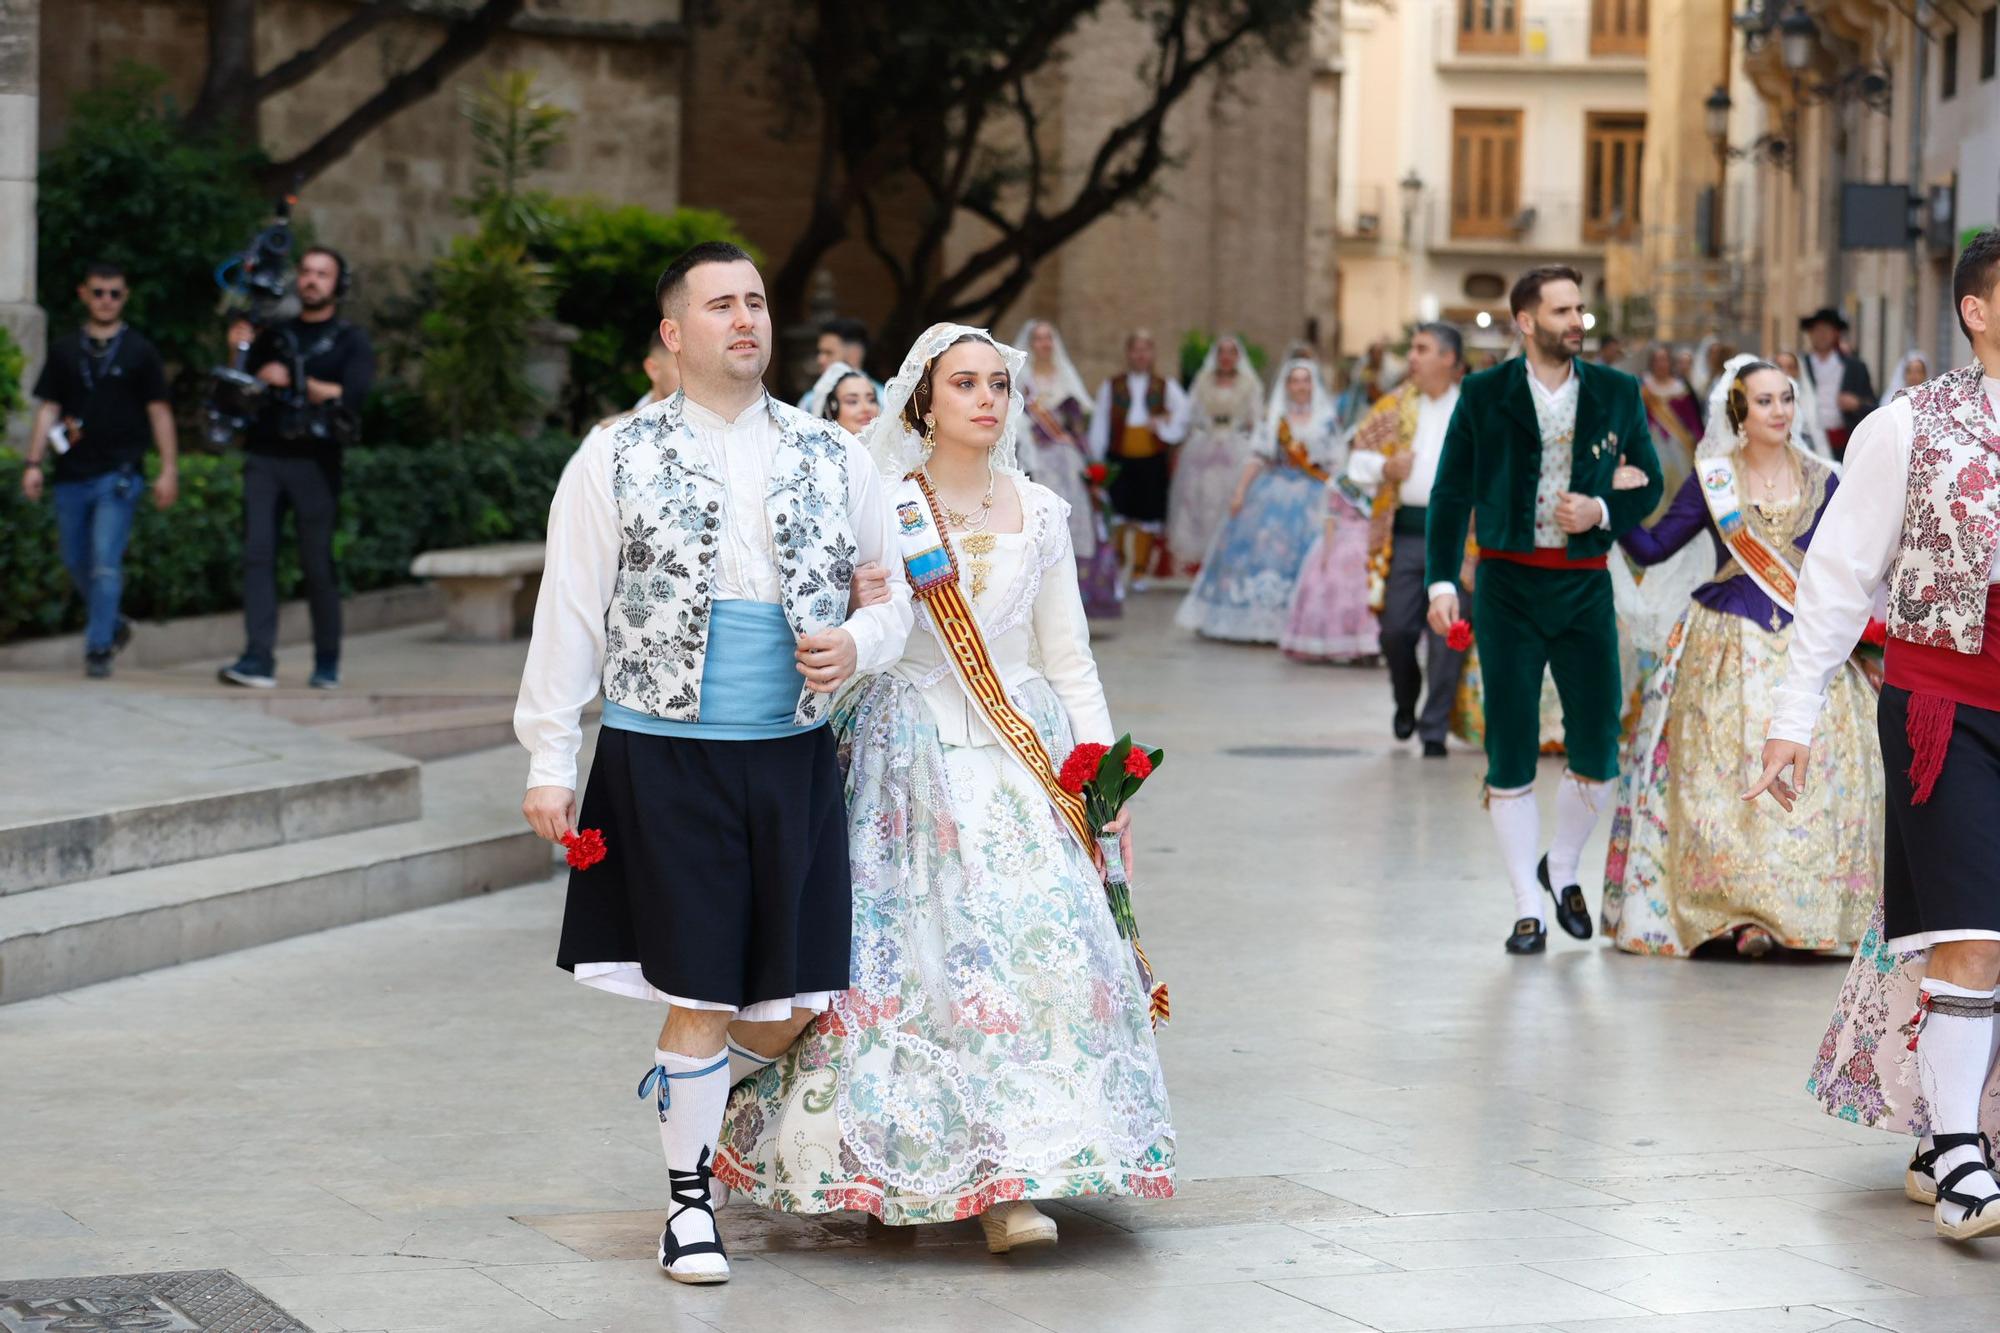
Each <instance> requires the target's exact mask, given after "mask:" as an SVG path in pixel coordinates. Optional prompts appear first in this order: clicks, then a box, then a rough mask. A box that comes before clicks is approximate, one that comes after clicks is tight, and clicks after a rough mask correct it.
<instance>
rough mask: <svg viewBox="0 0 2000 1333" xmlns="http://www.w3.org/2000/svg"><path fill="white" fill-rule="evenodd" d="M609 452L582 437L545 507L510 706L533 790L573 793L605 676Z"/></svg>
mask: <svg viewBox="0 0 2000 1333" xmlns="http://www.w3.org/2000/svg"><path fill="white" fill-rule="evenodd" d="M611 453H612V450H611V432H610V430H609V429H607V428H606V427H603V426H600V427H598V428H597V429H596V430H593V431H592V432H591V433H590V434H589V435H587V436H586V437H584V441H583V444H582V445H581V446H580V447H579V448H578V449H577V451H576V453H575V454H573V455H572V456H571V457H570V460H569V463H568V465H567V466H566V467H564V468H563V474H562V480H561V481H560V482H558V483H557V484H556V494H555V499H554V500H553V501H552V502H551V503H550V505H549V535H548V545H547V555H546V556H545V557H544V563H543V566H542V588H541V592H540V594H539V595H538V596H537V597H536V599H535V629H534V637H533V638H532V639H530V640H529V643H528V662H527V665H526V666H525V667H524V668H523V669H522V671H521V693H520V697H519V698H518V699H517V700H516V701H515V704H514V734H515V735H516V736H517V737H519V738H520V741H521V744H523V745H525V746H526V747H528V755H529V759H528V785H529V786H530V787H568V788H569V789H570V790H572V791H574V790H575V789H576V756H577V751H578V750H579V749H581V748H582V746H583V727H582V721H581V719H582V716H583V710H584V708H585V707H586V706H587V705H588V704H589V703H590V701H591V700H592V699H594V698H596V697H597V691H598V688H599V686H600V684H601V682H602V679H603V675H604V618H605V615H606V613H607V612H608V611H609V610H610V609H611V598H612V594H613V591H614V589H615V588H616V586H617V582H618V504H617V501H616V500H615V499H614V498H613V497H612V494H611Z"/></svg>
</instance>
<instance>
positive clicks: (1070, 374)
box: [1002, 319, 1092, 416]
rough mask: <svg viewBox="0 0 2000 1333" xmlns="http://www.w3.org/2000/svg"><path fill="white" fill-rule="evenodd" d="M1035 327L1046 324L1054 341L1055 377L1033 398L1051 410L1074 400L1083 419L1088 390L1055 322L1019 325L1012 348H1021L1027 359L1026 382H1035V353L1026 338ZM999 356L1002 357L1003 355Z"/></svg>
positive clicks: (1087, 406)
mask: <svg viewBox="0 0 2000 1333" xmlns="http://www.w3.org/2000/svg"><path fill="white" fill-rule="evenodd" d="M1037 324H1046V325H1047V326H1048V330H1049V336H1050V337H1051V338H1053V339H1054V340H1055V344H1056V357H1055V360H1056V376H1055V382H1054V383H1053V384H1037V385H1035V389H1036V393H1035V398H1036V399H1037V401H1039V402H1042V403H1045V404H1047V405H1048V406H1049V407H1050V409H1051V410H1053V409H1054V408H1055V407H1056V406H1058V405H1060V404H1062V403H1064V402H1067V401H1068V400H1069V399H1071V398H1074V399H1076V402H1077V406H1079V407H1081V408H1082V409H1083V411H1084V415H1085V416H1088V415H1089V414H1090V405H1091V401H1092V399H1091V396H1090V390H1089V389H1087V388H1085V387H1084V383H1083V376H1081V375H1079V374H1077V373H1076V363H1075V362H1074V361H1071V360H1070V359H1069V345H1068V344H1067V343H1065V342H1063V336H1062V330H1060V329H1058V328H1057V327H1056V326H1055V321H1054V320H1048V319H1031V320H1029V321H1028V322H1027V323H1025V324H1023V325H1021V329H1020V332H1018V333H1016V334H1015V335H1014V346H1016V347H1018V348H1020V349H1021V351H1022V353H1023V354H1024V355H1025V356H1026V357H1027V361H1026V371H1025V373H1026V375H1027V377H1028V379H1029V380H1033V379H1034V378H1035V353H1034V347H1033V344H1032V340H1031V338H1030V336H1029V335H1031V334H1032V333H1034V331H1035V326H1036V325H1037ZM1002 354H1003V355H1004V353H1002Z"/></svg>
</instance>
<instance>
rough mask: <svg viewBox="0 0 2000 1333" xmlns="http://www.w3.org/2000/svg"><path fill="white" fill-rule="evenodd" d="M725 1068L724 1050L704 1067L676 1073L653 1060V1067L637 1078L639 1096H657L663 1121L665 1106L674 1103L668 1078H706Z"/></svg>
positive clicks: (725, 1054)
mask: <svg viewBox="0 0 2000 1333" xmlns="http://www.w3.org/2000/svg"><path fill="white" fill-rule="evenodd" d="M727 1068H729V1052H728V1051H726V1050H725V1051H724V1052H723V1053H722V1057H721V1058H720V1059H718V1060H717V1061H716V1062H715V1063H714V1064H712V1065H710V1066H709V1067H708V1068H706V1069H686V1070H682V1071H681V1072H680V1073H677V1074H676V1073H669V1072H667V1067H666V1066H665V1065H663V1064H659V1063H657V1062H655V1063H654V1065H653V1067H652V1068H651V1069H648V1070H647V1071H646V1076H645V1077H644V1078H642V1079H640V1080H639V1096H640V1098H641V1099H644V1098H646V1097H649V1096H650V1097H654V1098H657V1099H658V1101H659V1105H660V1119H661V1120H663V1121H664V1120H665V1119H666V1118H667V1108H668V1107H670V1106H672V1105H673V1104H674V1094H673V1091H672V1089H671V1088H670V1087H669V1085H668V1080H669V1079H676V1078H706V1077H708V1075H710V1074H713V1073H714V1072H715V1071H716V1070H718V1069H727Z"/></svg>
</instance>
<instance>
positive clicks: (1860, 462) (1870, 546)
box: [1767, 400, 1912, 745]
mask: <svg viewBox="0 0 2000 1333" xmlns="http://www.w3.org/2000/svg"><path fill="white" fill-rule="evenodd" d="M1911 434H1912V422H1911V417H1910V405H1909V403H1908V402H1906V401H1903V400H1898V401H1896V402H1894V403H1891V404H1890V405H1889V406H1887V407H1882V408H1877V409H1876V410H1875V411H1873V412H1871V413H1869V414H1868V416H1867V418H1866V419H1865V420H1863V421H1862V423H1861V424H1860V425H1859V426H1856V427H1855V428H1854V438H1853V439H1852V440H1851V441H1849V442H1848V446H1847V457H1846V460H1845V463H1846V465H1845V467H1844V468H1843V469H1842V472H1841V477H1840V487H1839V489H1837V490H1836V491H1834V493H1833V499H1831V500H1829V501H1828V502H1827V506H1826V513H1824V514H1823V515H1821V516H1820V520H1819V528H1818V529H1817V530H1816V531H1815V532H1814V533H1813V539H1812V546H1811V547H1810V548H1809V549H1808V550H1807V551H1806V561H1805V569H1804V570H1803V571H1802V572H1801V574H1800V575H1799V592H1798V607H1797V615H1796V616H1795V617H1794V619H1793V623H1792V645H1791V647H1790V649H1788V650H1787V651H1786V653H1785V679H1784V683H1783V684H1782V685H1780V686H1779V687H1778V688H1777V689H1775V690H1774V691H1773V692H1772V702H1773V704H1774V705H1775V707H1774V708H1773V710H1772V716H1771V727H1770V731H1769V732H1768V733H1767V734H1768V735H1769V736H1770V738H1771V739H1772V740H1782V741H1796V742H1798V743H1799V744H1800V745H1810V744H1811V743H1812V736H1813V727H1814V726H1815V724H1816V723H1817V722H1818V721H1819V713H1820V709H1821V708H1822V707H1823V706H1824V705H1825V703H1826V689H1827V684H1828V683H1829V682H1830V681H1832V679H1833V674H1834V672H1836V671H1838V670H1839V669H1840V664H1841V663H1842V662H1844V661H1846V660H1847V656H1848V654H1850V653H1852V652H1853V651H1854V645H1855V644H1856V643H1858V642H1860V640H1861V631H1862V630H1864V629H1866V628H1867V626H1868V615H1869V612H1870V611H1871V610H1872V609H1873V607H1874V605H1875V591H1876V589H1877V588H1879V587H1881V585H1882V580H1883V579H1885V578H1886V577H1888V573H1889V566H1890V565H1891V564H1892V563H1893V562H1894V561H1895V558H1896V552H1897V549H1898V548H1899V547H1900V546H1901V544H1902V539H1903V506H1904V504H1905V502H1906V500H1907V499H1908V496H1909V488H1910V436H1911Z"/></svg>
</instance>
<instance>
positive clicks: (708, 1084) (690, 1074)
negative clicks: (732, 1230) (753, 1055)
mask: <svg viewBox="0 0 2000 1333" xmlns="http://www.w3.org/2000/svg"><path fill="white" fill-rule="evenodd" d="M653 1062H654V1063H655V1064H657V1065H658V1066H659V1067H660V1069H661V1071H662V1073H664V1074H671V1075H673V1077H672V1078H669V1079H667V1080H665V1083H666V1089H667V1093H666V1100H667V1105H666V1108H665V1109H664V1110H662V1111H661V1112H660V1149H661V1151H662V1153H663V1154H664V1155H665V1157H666V1159H667V1170H669V1171H687V1172H691V1171H694V1170H696V1169H697V1168H698V1167H699V1166H700V1165H701V1164H702V1162H703V1154H704V1153H706V1154H707V1155H708V1156H709V1157H711V1158H712V1157H713V1156H714V1155H715V1146H716V1143H717V1142H718V1141H719V1140H720V1139H721V1137H722V1112H723V1108H724V1107H726V1106H727V1105H728V1104H729V1061H728V1059H727V1058H726V1057H725V1056H724V1055H723V1053H722V1052H721V1051H717V1052H716V1053H715V1054H713V1055H680V1054H677V1053H676V1052H673V1051H664V1050H656V1051H654V1052H653ZM669 1212H670V1213H672V1212H674V1210H673V1209H669ZM671 1226H672V1228H673V1233H674V1239H675V1240H677V1241H679V1242H680V1243H681V1244H683V1245H691V1244H694V1243H695V1242H697V1241H705V1240H716V1239H718V1237H717V1235H716V1232H715V1228H714V1226H713V1225H712V1223H711V1220H710V1218H709V1215H708V1214H707V1213H704V1212H702V1211H700V1210H699V1209H692V1208H691V1209H687V1210H685V1211H680V1212H677V1213H674V1215H673V1218H672V1222H671ZM688 1262H690V1263H695V1262H700V1263H701V1265H702V1266H704V1267H706V1266H709V1264H711V1263H712V1264H713V1265H714V1266H715V1267H717V1268H722V1267H726V1265H725V1264H723V1262H722V1259H721V1256H719V1255H713V1254H710V1255H696V1256H694V1257H693V1259H690V1260H689V1261H688Z"/></svg>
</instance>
